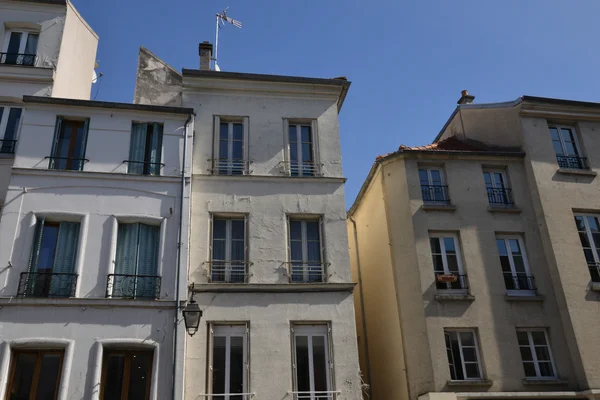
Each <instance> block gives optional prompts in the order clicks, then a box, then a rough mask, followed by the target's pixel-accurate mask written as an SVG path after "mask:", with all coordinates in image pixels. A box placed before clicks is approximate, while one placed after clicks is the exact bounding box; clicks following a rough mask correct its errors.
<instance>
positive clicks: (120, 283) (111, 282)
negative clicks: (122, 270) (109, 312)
mask: <svg viewBox="0 0 600 400" xmlns="http://www.w3.org/2000/svg"><path fill="white" fill-rule="evenodd" d="M160 281H161V278H160V276H150V275H126V274H109V275H108V281H107V284H106V297H112V298H122V299H146V300H150V299H158V298H160Z"/></svg>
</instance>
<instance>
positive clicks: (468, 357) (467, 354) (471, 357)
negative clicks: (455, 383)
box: [463, 347, 477, 361]
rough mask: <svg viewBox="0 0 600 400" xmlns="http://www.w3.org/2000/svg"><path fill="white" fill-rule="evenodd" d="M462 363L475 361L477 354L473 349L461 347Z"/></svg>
mask: <svg viewBox="0 0 600 400" xmlns="http://www.w3.org/2000/svg"><path fill="white" fill-rule="evenodd" d="M463 359H464V361H477V353H476V352H475V348H474V347H463Z"/></svg>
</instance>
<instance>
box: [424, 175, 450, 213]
mask: <svg viewBox="0 0 600 400" xmlns="http://www.w3.org/2000/svg"><path fill="white" fill-rule="evenodd" d="M419 181H420V183H421V194H422V195H423V202H424V203H433V204H435V203H437V204H450V196H449V195H448V186H446V185H445V183H444V172H443V171H442V170H441V169H440V168H424V167H421V168H419Z"/></svg>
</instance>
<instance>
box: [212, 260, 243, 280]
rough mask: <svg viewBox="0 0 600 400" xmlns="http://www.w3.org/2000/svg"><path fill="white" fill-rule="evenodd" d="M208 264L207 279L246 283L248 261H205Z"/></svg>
mask: <svg viewBox="0 0 600 400" xmlns="http://www.w3.org/2000/svg"><path fill="white" fill-rule="evenodd" d="M206 264H208V266H209V272H208V279H209V281H210V282H212V283H247V282H248V277H249V274H248V269H249V268H248V267H250V266H251V265H252V263H251V262H248V261H219V260H213V261H206Z"/></svg>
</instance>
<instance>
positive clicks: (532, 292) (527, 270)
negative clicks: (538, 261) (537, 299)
mask: <svg viewBox="0 0 600 400" xmlns="http://www.w3.org/2000/svg"><path fill="white" fill-rule="evenodd" d="M496 240H503V241H504V245H505V246H506V249H507V255H508V262H509V264H510V272H511V274H512V276H513V278H516V277H517V276H518V275H517V269H516V267H515V261H514V259H513V255H512V252H511V251H510V240H517V241H518V242H519V247H520V248H521V254H522V256H523V264H524V266H525V273H526V274H527V275H526V276H527V277H531V276H532V274H531V268H530V267H529V259H528V258H527V250H526V249H525V241H524V240H523V237H522V236H520V235H496ZM496 251H498V244H496ZM498 260H500V252H499V251H498ZM500 269H501V270H502V268H500ZM502 274H504V271H502ZM515 282H516V286H519V283H518V280H516V281H515ZM506 292H507V294H509V295H511V296H523V295H525V296H531V295H535V290H528V289H515V290H507V291H506Z"/></svg>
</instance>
